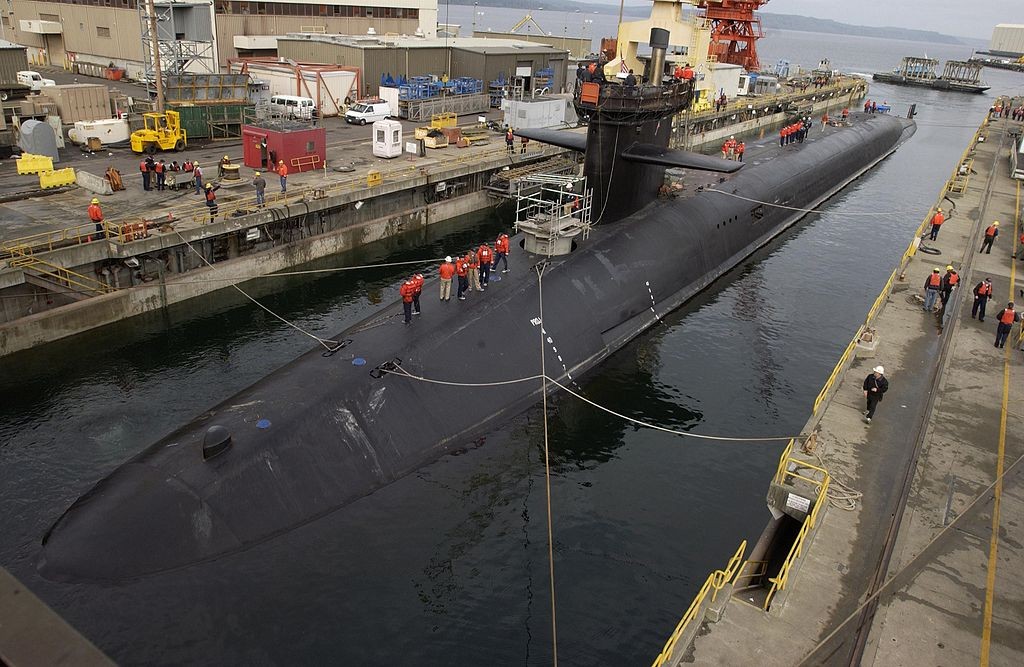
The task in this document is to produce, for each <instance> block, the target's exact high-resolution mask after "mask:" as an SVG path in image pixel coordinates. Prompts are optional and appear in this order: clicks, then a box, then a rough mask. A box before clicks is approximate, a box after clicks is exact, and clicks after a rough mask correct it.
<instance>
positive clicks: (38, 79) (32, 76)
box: [18, 70, 57, 91]
mask: <svg viewBox="0 0 1024 667" xmlns="http://www.w3.org/2000/svg"><path fill="white" fill-rule="evenodd" d="M18 83H23V84H25V85H26V86H28V87H30V88H31V89H32V90H34V91H39V90H42V89H43V88H45V87H46V86H56V85H57V82H56V81H54V80H53V79H44V78H43V75H42V74H40V73H39V72H33V71H31V70H22V71H20V72H18Z"/></svg>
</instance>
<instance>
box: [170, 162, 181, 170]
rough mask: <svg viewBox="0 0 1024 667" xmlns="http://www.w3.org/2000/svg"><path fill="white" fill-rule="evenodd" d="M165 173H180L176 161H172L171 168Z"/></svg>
mask: <svg viewBox="0 0 1024 667" xmlns="http://www.w3.org/2000/svg"><path fill="white" fill-rule="evenodd" d="M167 171H181V165H179V164H178V161H177V160H172V161H171V166H170V167H168V168H167Z"/></svg>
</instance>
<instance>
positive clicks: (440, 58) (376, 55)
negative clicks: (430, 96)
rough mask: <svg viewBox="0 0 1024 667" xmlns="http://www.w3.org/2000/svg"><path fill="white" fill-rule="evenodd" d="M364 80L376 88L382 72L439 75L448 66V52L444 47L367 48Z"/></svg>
mask: <svg viewBox="0 0 1024 667" xmlns="http://www.w3.org/2000/svg"><path fill="white" fill-rule="evenodd" d="M365 57H366V65H365V67H364V69H363V81H365V82H366V83H367V84H369V85H370V86H371V90H376V87H377V85H378V84H380V76H381V74H390V75H391V76H393V77H397V76H398V75H399V74H401V75H402V76H405V77H410V76H430V75H432V74H436V75H438V76H440V75H442V74H444V72H445V70H446V69H447V68H448V54H447V51H446V49H445V48H444V47H437V48H433V47H431V48H422V49H409V48H404V49H367V50H366V53H365Z"/></svg>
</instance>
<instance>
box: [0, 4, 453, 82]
mask: <svg viewBox="0 0 1024 667" xmlns="http://www.w3.org/2000/svg"><path fill="white" fill-rule="evenodd" d="M155 12H156V18H157V26H158V28H157V31H158V35H159V37H160V40H161V44H160V51H161V58H160V62H161V65H162V70H163V71H168V72H172V73H175V72H185V71H190V72H201V71H207V72H217V71H218V70H219V69H220V68H221V67H223V66H225V65H226V63H227V60H228V58H232V57H234V56H236V55H237V53H236V52H235V44H234V39H235V37H236V36H241V37H244V36H247V35H254V36H263V37H266V36H270V37H271V38H272V37H273V36H275V35H283V34H285V33H288V32H296V31H300V32H322V33H348V34H365V33H366V32H368V31H369V30H370V29H373V31H375V32H377V33H379V34H389V33H390V34H407V35H413V34H421V35H424V36H426V37H432V36H433V35H435V34H436V30H437V28H436V26H437V0H361V1H360V3H359V4H358V5H321V4H316V3H311V2H305V1H304V0H278V1H277V2H249V1H247V0H215V1H214V2H211V1H210V0H173V2H169V1H168V0H156V3H155ZM148 18H149V17H148V13H147V9H146V3H145V2H139V1H138V0H8V1H7V2H3V3H0V21H2V24H3V29H4V34H5V36H6V38H7V39H9V40H11V41H13V42H17V43H19V44H23V45H25V46H27V47H29V51H28V56H29V61H30V62H33V63H40V64H54V65H58V66H59V65H62V64H64V65H72V64H74V63H83V64H86V63H87V64H92V65H102V66H103V67H106V66H108V65H109V64H111V63H112V64H113V65H114V66H115V67H117V68H123V69H125V70H126V71H127V74H128V76H129V77H130V78H135V79H145V78H146V76H147V73H149V74H151V73H152V63H151V62H149V60H150V59H151V55H150V54H151V51H150V50H149V48H147V47H146V46H145V45H146V44H147V43H148V39H149V24H150V23H149V20H148ZM271 41H272V40H271ZM303 60H307V59H303Z"/></svg>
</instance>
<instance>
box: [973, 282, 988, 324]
mask: <svg viewBox="0 0 1024 667" xmlns="http://www.w3.org/2000/svg"><path fill="white" fill-rule="evenodd" d="M990 298H992V279H991V278H985V279H984V280H982V281H981V282H980V283H978V284H977V285H975V286H974V307H973V308H971V319H972V320H973V319H974V317H975V316H976V315H977V316H979V317H978V321H979V322H984V321H985V305H986V304H987V303H988V300H989V299H990Z"/></svg>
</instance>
